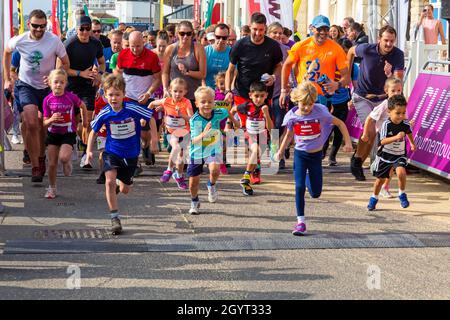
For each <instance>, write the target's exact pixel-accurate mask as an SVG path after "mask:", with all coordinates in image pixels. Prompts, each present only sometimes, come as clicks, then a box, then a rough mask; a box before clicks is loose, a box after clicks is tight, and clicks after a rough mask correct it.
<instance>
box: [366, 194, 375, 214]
mask: <svg viewBox="0 0 450 320" xmlns="http://www.w3.org/2000/svg"><path fill="white" fill-rule="evenodd" d="M377 203H378V199H377V198H374V197H370V199H369V204H368V205H367V210H369V211H373V210H375V207H376V206H377Z"/></svg>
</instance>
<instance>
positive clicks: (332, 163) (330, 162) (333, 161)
mask: <svg viewBox="0 0 450 320" xmlns="http://www.w3.org/2000/svg"><path fill="white" fill-rule="evenodd" d="M328 166H329V167H336V166H337V161H336V159H328Z"/></svg>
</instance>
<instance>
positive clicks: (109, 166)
mask: <svg viewBox="0 0 450 320" xmlns="http://www.w3.org/2000/svg"><path fill="white" fill-rule="evenodd" d="M102 158H103V171H104V172H106V171H111V170H117V179H119V180H120V181H122V182H123V183H125V184H126V185H132V184H133V175H134V171H135V170H136V168H137V164H138V158H128V159H121V158H119V157H118V156H116V155H114V154H112V153H108V152H103V156H102Z"/></svg>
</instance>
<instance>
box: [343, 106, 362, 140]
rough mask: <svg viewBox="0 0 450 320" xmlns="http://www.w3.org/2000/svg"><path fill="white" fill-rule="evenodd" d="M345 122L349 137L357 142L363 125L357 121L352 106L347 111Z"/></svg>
mask: <svg viewBox="0 0 450 320" xmlns="http://www.w3.org/2000/svg"><path fill="white" fill-rule="evenodd" d="M345 124H346V126H347V129H348V133H349V134H350V138H352V140H353V141H355V142H357V141H358V140H359V137H361V135H362V133H363V129H364V127H363V125H362V124H361V122H360V121H359V118H358V115H357V113H356V110H355V108H352V110H350V111H349V112H348V116H347V121H345Z"/></svg>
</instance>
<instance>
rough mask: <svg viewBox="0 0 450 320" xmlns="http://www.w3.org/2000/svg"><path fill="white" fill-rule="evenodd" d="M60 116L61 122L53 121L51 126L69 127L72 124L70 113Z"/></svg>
mask: <svg viewBox="0 0 450 320" xmlns="http://www.w3.org/2000/svg"><path fill="white" fill-rule="evenodd" d="M61 116H62V117H63V119H62V120H61V121H55V122H53V123H52V126H55V127H70V125H71V124H72V120H71V119H70V111H67V112H65V113H61Z"/></svg>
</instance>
